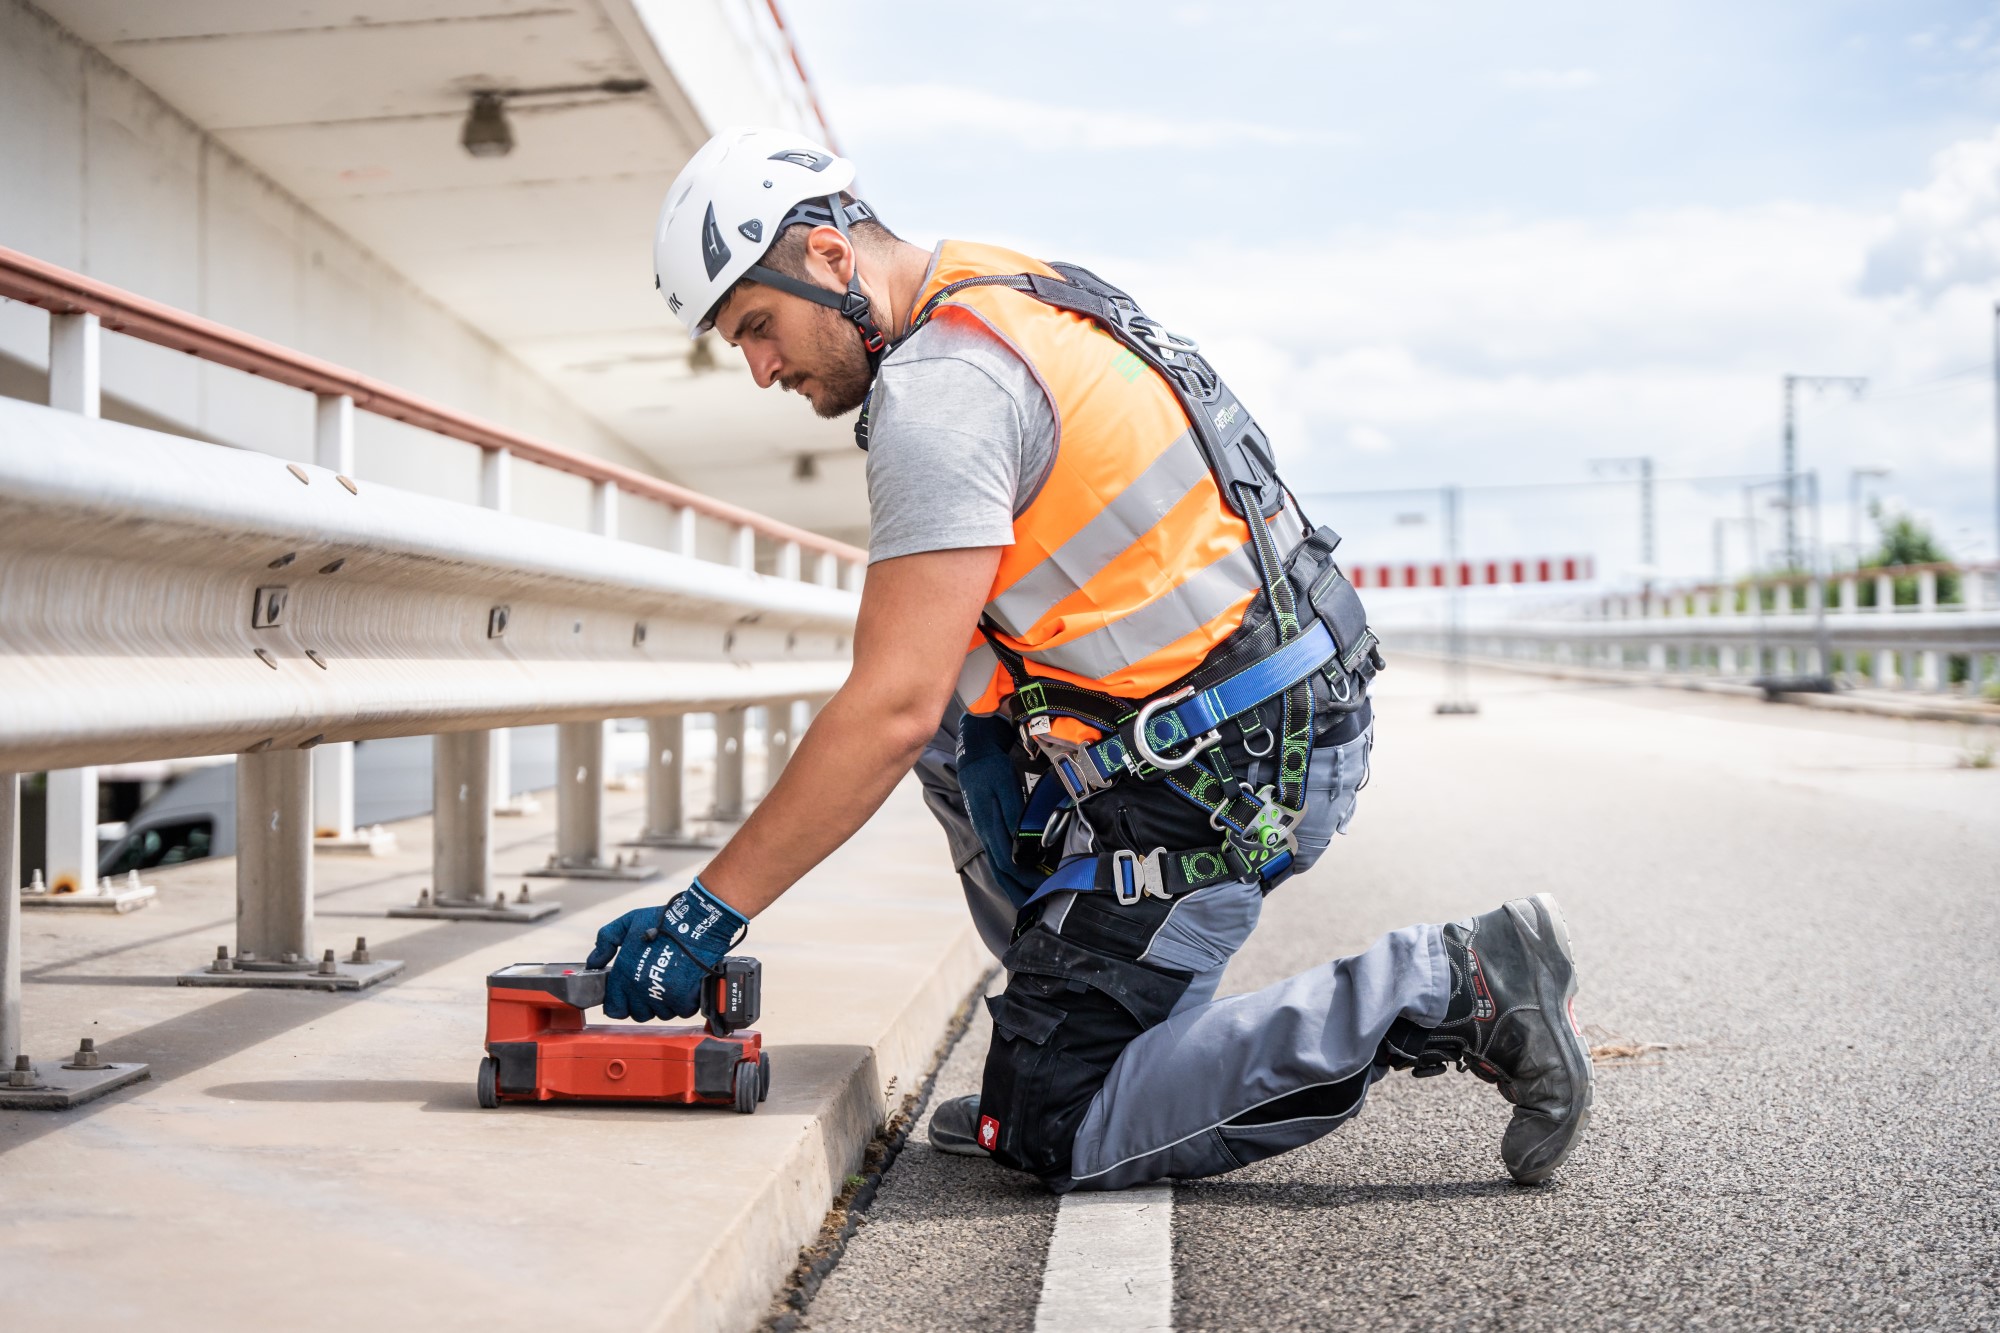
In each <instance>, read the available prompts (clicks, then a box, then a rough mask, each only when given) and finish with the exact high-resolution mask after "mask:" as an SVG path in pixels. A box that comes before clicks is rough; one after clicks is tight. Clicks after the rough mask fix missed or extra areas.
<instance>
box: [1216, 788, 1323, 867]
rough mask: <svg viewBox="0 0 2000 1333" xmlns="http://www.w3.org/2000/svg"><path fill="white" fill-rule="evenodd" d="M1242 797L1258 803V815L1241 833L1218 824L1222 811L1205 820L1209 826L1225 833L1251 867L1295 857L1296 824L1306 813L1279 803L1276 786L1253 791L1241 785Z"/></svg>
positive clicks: (1253, 817) (1296, 842)
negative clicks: (1288, 856)
mask: <svg viewBox="0 0 2000 1333" xmlns="http://www.w3.org/2000/svg"><path fill="white" fill-rule="evenodd" d="M1242 788H1243V794H1244V795H1246V796H1248V797H1249V798H1250V799H1251V800H1253V801H1255V802H1257V813H1256V814H1255V815H1253V816H1251V818H1250V822H1249V824H1248V825H1247V826H1246V827H1245V828H1244V830H1243V831H1242V832H1241V833H1238V832H1237V831H1236V830H1235V829H1233V828H1226V827H1224V825H1223V824H1222V822H1221V817H1222V811H1221V810H1217V811H1215V813H1213V814H1211V815H1210V816H1209V817H1208V825H1209V827H1210V828H1212V829H1214V830H1216V831H1217V832H1218V833H1225V834H1227V835H1228V837H1229V840H1230V841H1231V842H1232V843H1234V844H1236V846H1237V847H1239V848H1241V849H1242V851H1243V852H1244V854H1245V857H1246V859H1248V860H1249V861H1250V862H1251V864H1253V865H1263V864H1265V863H1266V862H1269V861H1274V860H1276V859H1277V858H1278V857H1279V856H1280V855H1282V854H1284V853H1286V852H1290V853H1292V854H1293V855H1294V856H1296V855H1298V850H1299V836H1298V833H1297V829H1298V824H1299V821H1300V820H1301V819H1303V818H1304V817H1305V811H1303V810H1294V809H1292V808H1291V807H1290V806H1288V805H1285V804H1284V803H1282V802H1281V801H1279V800H1278V797H1277V790H1278V789H1277V787H1276V786H1267V787H1265V788H1263V789H1262V790H1261V791H1258V790H1252V789H1251V786H1250V784H1249V783H1247V782H1246V783H1243V784H1242Z"/></svg>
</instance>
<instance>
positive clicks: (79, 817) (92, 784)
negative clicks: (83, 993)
mask: <svg viewBox="0 0 2000 1333" xmlns="http://www.w3.org/2000/svg"><path fill="white" fill-rule="evenodd" d="M103 349H104V341H103V337H102V330H101V329H100V328H99V326H98V322H97V316H95V315H87V314H86V315H50V316H49V406H50V407H53V408H55V409H57V410H58V411H62V412H75V413H76V414H77V415H79V416H85V417H95V416H97V415H98V412H99V409H100V408H101V406H102V404H103V383H104V360H103ZM48 783H49V786H48V792H49V803H48V814H47V819H46V823H45V826H44V827H45V830H46V836H47V843H46V846H47V848H48V851H47V854H46V856H45V859H46V860H47V862H48V864H47V865H45V866H42V867H39V868H40V869H41V870H42V871H43V873H44V874H45V876H46V877H47V883H48V886H49V889H50V890H51V892H50V893H49V895H48V897H47V898H46V899H40V898H38V899H36V901H37V902H41V901H46V902H49V903H51V904H56V903H58V902H62V903H64V904H65V905H76V906H82V905H85V904H86V903H89V904H98V905H101V904H103V903H105V902H106V901H107V899H106V895H104V894H101V893H99V892H98V883H97V770H96V769H94V768H72V769H69V770H66V771H58V772H52V773H50V774H49V776H48ZM34 868H36V867H30V869H34ZM15 887H16V886H14V885H9V886H8V892H9V893H13V892H14V891H15ZM151 896H152V891H151V890H150V889H148V890H146V891H145V892H143V893H141V894H139V895H138V896H137V897H136V898H134V899H132V900H131V905H132V906H138V905H139V904H140V903H141V902H143V901H144V900H145V899H146V898H150V897H151ZM4 1072H5V1071H0V1073H4Z"/></svg>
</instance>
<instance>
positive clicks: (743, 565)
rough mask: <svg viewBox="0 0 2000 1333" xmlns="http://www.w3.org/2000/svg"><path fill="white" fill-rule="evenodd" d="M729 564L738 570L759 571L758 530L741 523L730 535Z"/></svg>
mask: <svg viewBox="0 0 2000 1333" xmlns="http://www.w3.org/2000/svg"><path fill="white" fill-rule="evenodd" d="M729 563H730V564H732V565H734V566H736V568H738V569H747V570H749V571H751V572H752V573H755V572H756V570H757V529H755V528H753V527H751V526H750V525H749V524H748V523H739V524H737V525H736V530H735V531H734V532H732V533H731V534H730V535H729Z"/></svg>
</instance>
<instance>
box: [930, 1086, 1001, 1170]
mask: <svg viewBox="0 0 2000 1333" xmlns="http://www.w3.org/2000/svg"><path fill="white" fill-rule="evenodd" d="M930 1137H931V1147H933V1148H936V1149H937V1150H938V1151H939V1152H948V1153H955V1154H957V1155H958V1156H960V1157H991V1156H992V1155H993V1154H992V1153H991V1152H989V1151H988V1150H987V1149H986V1148H984V1147H982V1146H980V1142H979V1094H978V1093H976V1092H975V1093H972V1094H970V1095H968V1096H964V1097H954V1098H952V1099H951V1100H950V1101H948V1102H939V1103H938V1109H937V1111H936V1113H935V1114H933V1115H932V1116H931V1135H930Z"/></svg>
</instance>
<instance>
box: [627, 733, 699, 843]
mask: <svg viewBox="0 0 2000 1333" xmlns="http://www.w3.org/2000/svg"><path fill="white" fill-rule="evenodd" d="M686 801H687V718H686V717H685V716H683V715H682V714H680V713H665V714H661V715H660V716H657V717H649V718H647V719H646V826H645V828H644V829H643V830H641V832H640V834H639V836H638V837H636V838H634V839H632V840H631V841H630V842H628V843H626V844H625V845H626V846H627V847H702V848H709V847H713V846H715V844H714V843H712V842H703V841H702V840H701V839H699V838H696V837H694V836H693V835H692V834H690V833H689V832H688V830H687V827H686V824H687V818H686V813H685V811H686Z"/></svg>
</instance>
